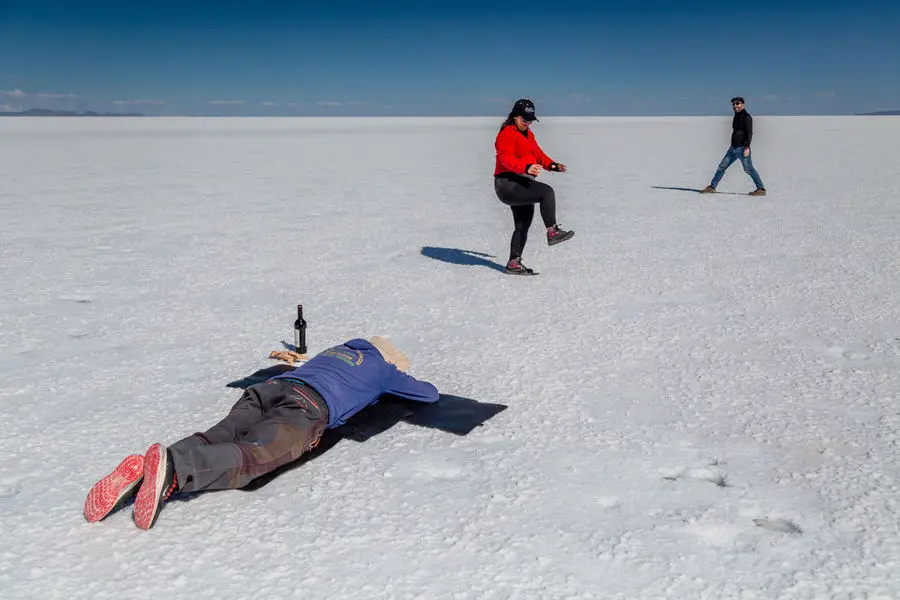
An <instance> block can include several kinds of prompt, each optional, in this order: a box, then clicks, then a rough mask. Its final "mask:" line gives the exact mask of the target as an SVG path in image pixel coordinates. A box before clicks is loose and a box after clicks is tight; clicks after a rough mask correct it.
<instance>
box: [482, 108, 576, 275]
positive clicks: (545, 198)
mask: <svg viewBox="0 0 900 600" xmlns="http://www.w3.org/2000/svg"><path fill="white" fill-rule="evenodd" d="M537 120H538V119H537V117H536V116H535V115H534V103H533V102H532V101H531V100H528V99H527V98H522V99H521V100H517V101H516V103H515V105H514V106H513V108H512V110H511V111H510V113H509V116H508V117H506V121H504V122H503V125H502V126H501V127H500V133H498V134H497V140H496V141H495V142H494V147H495V148H496V149H497V161H496V166H495V167H494V191H495V192H496V193H497V197H498V198H499V199H500V201H501V202H503V203H504V204H506V205H507V206H509V207H510V208H511V209H512V214H513V223H514V225H515V228H514V230H513V234H512V240H510V244H509V262H508V263H507V264H506V272H507V273H513V274H516V275H533V274H534V271H533V270H532V269H529V268H528V267H526V266H525V265H523V264H522V250H523V249H524V248H525V242H526V240H527V239H528V229H529V228H530V227H531V221H532V219H533V218H534V205H535V204H540V205H541V219H543V221H544V227H546V228H547V244H548V245H550V246H554V245H556V244H558V243H560V242H564V241H566V240H568V239H570V238H571V237H572V236H573V235H575V232H574V231H564V230H562V229H560V228H559V226H558V225H557V223H556V195H555V193H554V192H553V188H552V187H550V186H549V185H547V184H546V183H541V182H540V181H537V179H536V177H537V176H538V175H539V174H540V173H541V171H542V170H543V169H549V170H550V171H556V172H560V173H564V172H565V170H566V165H564V164H562V163H558V162H556V161H554V160H552V159H551V158H550V157H549V156H547V155H546V154H544V151H543V150H541V147H540V146H539V145H538V143H537V140H535V139H534V133H532V132H531V129H530V127H531V123H532V122H533V121H537Z"/></svg>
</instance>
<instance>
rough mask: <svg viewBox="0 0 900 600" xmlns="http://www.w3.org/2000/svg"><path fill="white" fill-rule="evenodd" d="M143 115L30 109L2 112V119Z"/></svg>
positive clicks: (140, 115) (139, 115)
mask: <svg viewBox="0 0 900 600" xmlns="http://www.w3.org/2000/svg"><path fill="white" fill-rule="evenodd" d="M143 116H144V115H142V114H141V113H98V112H94V111H92V110H89V111H86V112H83V113H78V112H75V111H71V110H50V109H47V108H29V109H28V110H23V111H21V112H0V117H143Z"/></svg>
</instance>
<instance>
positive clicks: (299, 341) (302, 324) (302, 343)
mask: <svg viewBox="0 0 900 600" xmlns="http://www.w3.org/2000/svg"><path fill="white" fill-rule="evenodd" d="M294 346H296V348H297V352H299V353H300V354H306V320H305V319H304V318H303V305H302V304H298V305H297V320H296V321H294Z"/></svg>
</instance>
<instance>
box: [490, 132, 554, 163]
mask: <svg viewBox="0 0 900 600" xmlns="http://www.w3.org/2000/svg"><path fill="white" fill-rule="evenodd" d="M526 135H527V136H528V137H527V138H526V137H525V136H526ZM494 148H496V149H497V161H496V165H495V167H494V175H497V174H499V173H504V172H505V173H508V172H510V171H511V172H513V173H518V174H520V175H522V174H524V173H525V170H526V169H527V168H528V165H533V164H539V165H541V166H542V167H544V168H545V169H549V168H550V165H551V163H553V162H554V161H553V159H551V158H550V157H549V156H547V155H546V154H544V151H543V150H541V147H540V146H539V145H538V143H537V140H536V139H534V133H532V132H531V129H526V130H525V133H522V132H521V131H519V128H518V127H516V126H515V125H507V126H506V127H504V128H503V129H501V130H500V133H498V134H497V140H496V141H495V142H494Z"/></svg>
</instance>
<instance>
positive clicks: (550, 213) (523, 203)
mask: <svg viewBox="0 0 900 600" xmlns="http://www.w3.org/2000/svg"><path fill="white" fill-rule="evenodd" d="M494 191H495V192H496V193H497V197H498V198H499V199H500V202H502V203H503V204H506V205H507V206H509V207H510V208H511V209H512V214H513V224H514V226H515V228H514V229H513V234H512V239H511V240H510V242H509V258H510V259H513V258H520V257H521V256H522V250H524V249H525V242H526V241H528V229H529V228H530V227H531V221H532V220H533V219H534V205H535V204H536V203H538V204H540V205H541V219H543V221H544V227H551V226H553V225H556V194H555V193H554V192H553V188H552V187H550V186H549V185H547V184H546V183H541V182H540V181H535V180H533V179H529V178H528V177H524V176H517V175H500V176H498V177H495V178H494Z"/></svg>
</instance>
